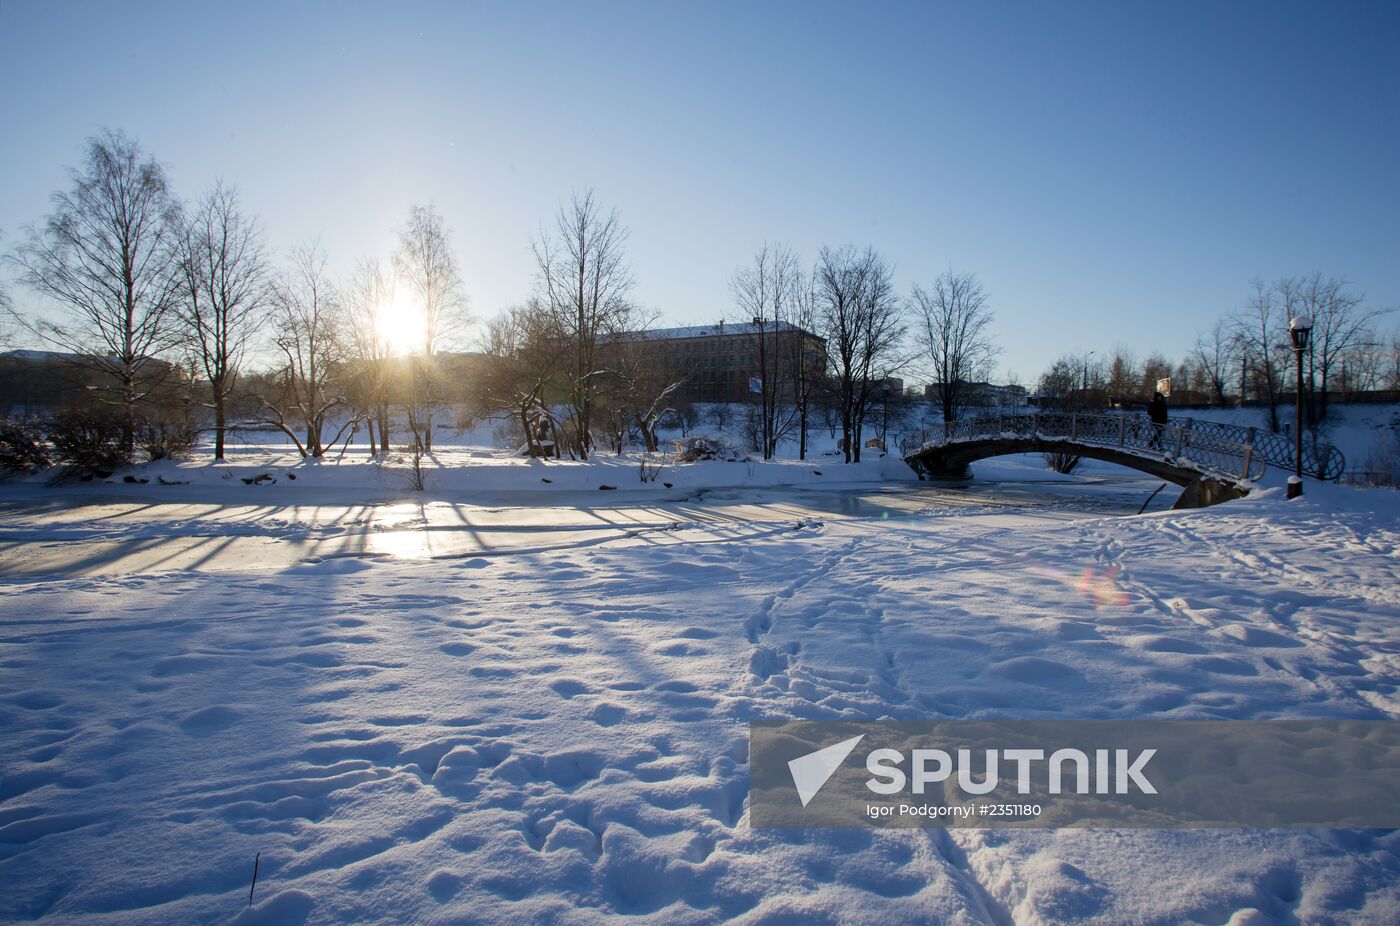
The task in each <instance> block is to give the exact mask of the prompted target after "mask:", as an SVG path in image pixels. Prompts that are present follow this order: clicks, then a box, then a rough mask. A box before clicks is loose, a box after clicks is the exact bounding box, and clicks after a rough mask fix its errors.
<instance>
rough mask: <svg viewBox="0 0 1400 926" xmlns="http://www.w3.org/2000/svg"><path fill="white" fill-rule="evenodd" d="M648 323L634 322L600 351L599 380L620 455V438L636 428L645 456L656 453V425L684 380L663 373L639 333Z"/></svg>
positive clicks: (659, 358) (647, 343) (647, 342)
mask: <svg viewBox="0 0 1400 926" xmlns="http://www.w3.org/2000/svg"><path fill="white" fill-rule="evenodd" d="M650 321H651V320H642V319H634V320H631V322H630V323H629V324H627V325H626V328H628V329H637V330H624V331H619V332H616V333H615V334H613V335H612V336H610V337H609V338H608V340H607V343H606V345H605V349H604V352H603V353H604V358H605V374H604V376H603V378H602V386H603V394H604V396H605V397H606V398H607V400H608V401H607V403H606V404H607V408H608V409H609V411H610V412H611V414H612V415H613V416H614V426H613V428H612V430H613V436H614V439H615V440H616V450H617V452H618V453H619V454H621V453H622V450H623V446H622V440H621V439H620V438H621V435H622V433H623V431H624V430H625V429H630V428H636V431H637V433H638V434H639V435H640V436H641V438H642V442H643V444H644V445H645V447H646V449H647V452H648V453H655V452H656V450H657V440H656V427H657V422H658V421H660V420H661V419H662V417H664V416H665V415H667V414H668V413H669V412H671V411H672V408H671V406H670V402H671V400H672V398H673V397H674V396H675V394H676V392H677V391H678V390H679V389H680V387H681V385H682V383H683V382H684V379H681V380H675V379H672V378H671V377H670V376H668V375H667V372H668V371H667V370H666V368H665V366H664V364H663V363H661V357H660V355H659V354H658V352H657V351H656V349H655V345H654V344H652V343H651V342H650V341H648V340H647V338H646V336H645V335H644V334H642V333H639V332H640V330H641V329H645V328H646V327H648V325H649V324H650Z"/></svg>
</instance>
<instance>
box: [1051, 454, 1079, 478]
mask: <svg viewBox="0 0 1400 926" xmlns="http://www.w3.org/2000/svg"><path fill="white" fill-rule="evenodd" d="M1044 456H1045V465H1046V466H1048V467H1050V468H1051V469H1053V470H1054V471H1055V472H1057V473H1064V474H1065V475H1066V476H1068V475H1069V474H1070V473H1072V472H1074V471H1075V470H1076V469H1078V468H1079V464H1080V462H1081V461H1082V460H1083V457H1077V456H1075V455H1074V454H1072V453H1047V454H1045V455H1044Z"/></svg>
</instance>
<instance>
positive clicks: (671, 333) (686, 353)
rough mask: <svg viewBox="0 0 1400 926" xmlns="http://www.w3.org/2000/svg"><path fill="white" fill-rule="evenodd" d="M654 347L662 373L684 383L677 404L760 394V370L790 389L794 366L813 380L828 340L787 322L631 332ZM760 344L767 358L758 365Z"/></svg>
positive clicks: (820, 370)
mask: <svg viewBox="0 0 1400 926" xmlns="http://www.w3.org/2000/svg"><path fill="white" fill-rule="evenodd" d="M631 337H634V338H636V339H638V340H644V341H646V342H648V344H649V345H653V346H654V347H655V349H656V356H657V358H658V360H659V361H660V364H661V366H662V368H663V369H664V370H665V375H666V377H667V378H668V379H670V380H672V381H679V382H681V383H682V385H681V387H680V389H679V390H678V391H677V393H676V401H678V402H743V401H747V400H748V399H749V398H750V397H751V396H753V395H754V394H755V393H757V392H759V382H758V380H759V378H760V375H761V369H762V368H763V367H765V366H766V367H767V368H768V369H769V370H770V371H771V373H770V375H775V376H776V377H777V378H778V381H779V383H780V388H781V389H783V390H784V392H788V391H790V390H791V382H792V379H793V376H792V373H793V371H794V369H795V364H797V363H798V362H801V363H802V364H803V365H804V368H805V373H806V375H807V376H810V377H811V378H813V379H816V378H818V377H820V376H822V375H824V373H825V369H826V341H825V339H823V338H820V337H818V336H817V335H815V334H813V333H812V332H810V331H806V330H804V329H802V328H799V327H797V326H796V325H792V324H789V323H788V322H777V323H776V324H774V323H771V322H770V323H768V324H766V325H765V324H761V323H759V322H757V321H753V322H740V323H737V324H736V323H732V322H717V323H716V324H713V325H690V326H687V327H682V328H654V329H651V330H649V331H639V332H636V333H634V334H633V335H631ZM760 348H761V349H762V352H763V355H764V356H765V357H766V358H767V360H766V362H764V363H760V360H759V356H760Z"/></svg>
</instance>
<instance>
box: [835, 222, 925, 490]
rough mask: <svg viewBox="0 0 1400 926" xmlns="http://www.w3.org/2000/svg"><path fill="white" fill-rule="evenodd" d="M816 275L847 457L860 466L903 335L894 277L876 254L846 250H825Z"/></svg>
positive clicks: (871, 251) (896, 362) (896, 363)
mask: <svg viewBox="0 0 1400 926" xmlns="http://www.w3.org/2000/svg"><path fill="white" fill-rule="evenodd" d="M814 276H815V287H816V299H817V310H818V312H819V314H820V318H821V322H822V328H823V333H824V334H825V335H826V339H827V353H828V354H829V356H830V358H831V365H830V366H831V373H832V379H833V385H834V388H835V400H836V407H837V411H838V413H839V415H840V419H841V436H842V444H843V447H844V450H845V458H846V462H847V463H859V462H860V442H861V433H862V430H863V427H864V424H865V415H866V412H868V411H869V410H870V406H871V404H872V402H873V401H874V398H875V396H876V394H877V393H878V384H879V381H880V380H881V379H882V378H883V377H885V376H887V375H889V373H890V372H891V370H892V369H893V368H894V367H895V366H897V365H898V358H897V356H896V351H897V349H898V346H899V342H900V340H901V338H902V337H903V335H904V328H903V321H902V315H901V310H900V304H899V300H898V298H897V297H896V296H895V294H894V284H893V281H892V276H893V274H892V272H891V270H890V267H889V264H887V263H886V262H885V260H884V258H882V257H881V256H880V255H879V254H877V253H876V252H875V251H874V250H873V249H871V248H866V249H865V250H864V251H857V250H856V249H855V248H853V247H850V246H847V247H844V248H841V249H839V250H833V249H831V248H822V250H821V253H820V255H819V256H818V258H817V269H816V273H815V275H814Z"/></svg>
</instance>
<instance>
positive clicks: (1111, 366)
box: [1108, 344, 1143, 402]
mask: <svg viewBox="0 0 1400 926" xmlns="http://www.w3.org/2000/svg"><path fill="white" fill-rule="evenodd" d="M1108 392H1109V395H1110V396H1112V397H1114V398H1116V399H1118V400H1119V401H1120V402H1121V401H1123V400H1130V399H1139V398H1143V396H1142V371H1141V370H1140V369H1139V368H1138V361H1137V355H1136V354H1134V353H1133V351H1132V348H1130V347H1128V346H1127V345H1126V344H1115V345H1113V355H1112V356H1111V357H1110V358H1109V361H1108Z"/></svg>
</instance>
